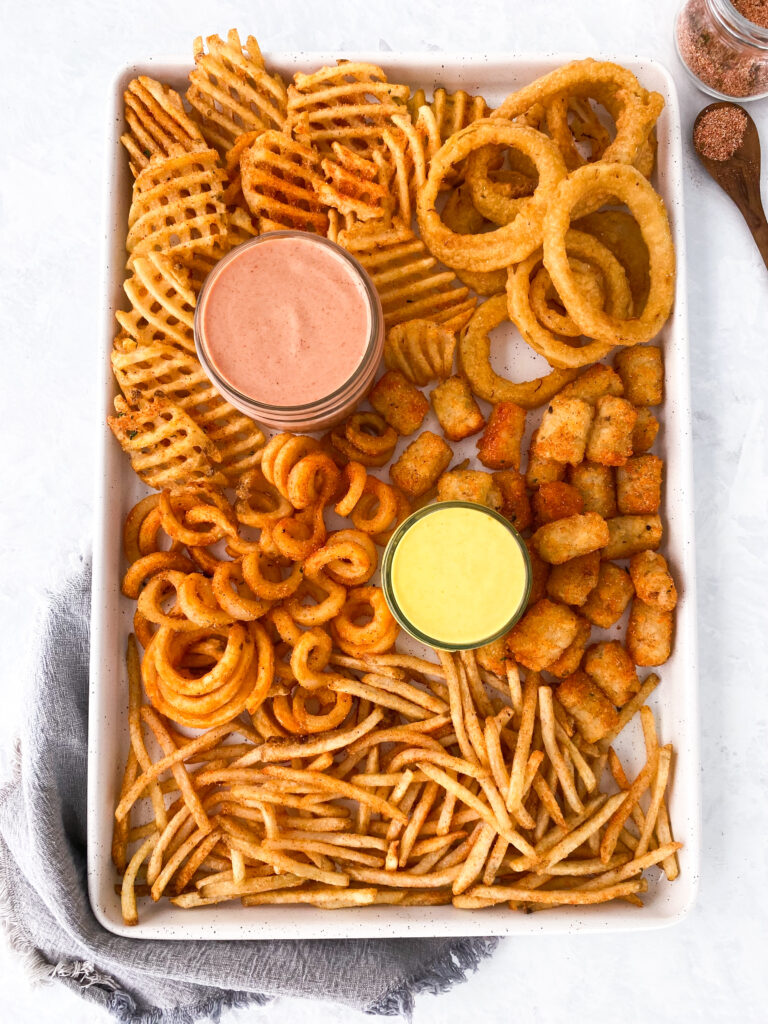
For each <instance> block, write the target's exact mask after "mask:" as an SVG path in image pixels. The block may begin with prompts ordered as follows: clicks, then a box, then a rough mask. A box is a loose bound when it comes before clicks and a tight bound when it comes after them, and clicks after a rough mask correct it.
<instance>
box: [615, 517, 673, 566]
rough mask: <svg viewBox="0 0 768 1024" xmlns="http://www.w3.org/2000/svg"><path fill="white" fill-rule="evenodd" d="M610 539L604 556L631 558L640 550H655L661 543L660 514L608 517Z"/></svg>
mask: <svg viewBox="0 0 768 1024" xmlns="http://www.w3.org/2000/svg"><path fill="white" fill-rule="evenodd" d="M607 523H608V533H609V537H610V539H609V541H608V543H607V544H606V545H605V547H604V548H603V558H605V559H611V558H629V557H630V556H631V555H636V554H637V553H638V552H639V551H653V550H655V549H656V548H657V547H658V546H659V544H661V535H662V526H661V519H660V518H659V517H658V516H614V517H613V519H608V520H607Z"/></svg>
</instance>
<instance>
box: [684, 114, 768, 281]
mask: <svg viewBox="0 0 768 1024" xmlns="http://www.w3.org/2000/svg"><path fill="white" fill-rule="evenodd" d="M721 107H733V108H734V109H736V110H740V111H742V112H743V113H744V116H745V117H746V119H747V127H746V128H745V130H744V136H743V138H742V140H741V142H740V144H739V146H738V148H737V149H736V150H735V152H734V153H733V154H732V155H731V156H729V157H728V158H727V159H726V160H712V159H711V158H710V157H708V156H705V155H704V154H703V153H702V152H701V150H700V149H699V147H698V146H697V144H696V128H697V126H698V124H699V122H700V121H701V119H702V118H703V117H704V115H705V114H707V113H708V112H709V111H710V110H718V109H720V108H721ZM693 146H694V149H695V150H696V152H697V153H698V156H699V159H700V160H701V162H702V163H703V164H704V167H705V168H706V170H707V171H708V172H709V174H710V176H711V177H712V178H714V179H715V181H716V182H717V184H718V185H719V186H720V188H721V189H722V190H723V191H724V192H725V193H727V195H729V196H730V197H731V199H732V200H733V201H734V203H736V205H737V206H738V208H739V210H740V211H741V215H742V217H743V218H744V220H745V221H746V222H747V227H748V228H749V230H750V231H751V232H752V237H753V238H754V240H755V242H756V243H757V247H758V249H759V250H760V255H761V256H762V257H763V262H764V263H765V265H766V267H768V221H766V219H765V212H764V211H763V203H762V200H761V198H760V136H759V135H758V134H757V127H756V126H755V122H754V121H753V120H752V118H751V117H750V116H749V114H748V113H747V112H746V110H744V108H743V107H742V106H739V104H738V103H728V102H723V101H720V102H718V103H710V104H709V106H707V107H704V109H703V110H702V111H701V112H700V113H699V116H698V117H697V118H696V120H695V122H694V125H693Z"/></svg>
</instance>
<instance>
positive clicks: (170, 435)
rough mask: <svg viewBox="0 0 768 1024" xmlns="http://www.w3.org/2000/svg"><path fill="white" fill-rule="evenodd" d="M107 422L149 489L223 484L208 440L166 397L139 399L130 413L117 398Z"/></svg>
mask: <svg viewBox="0 0 768 1024" xmlns="http://www.w3.org/2000/svg"><path fill="white" fill-rule="evenodd" d="M107 423H108V424H109V427H110V430H111V431H112V433H113V434H114V435H115V437H116V439H117V441H118V442H119V444H120V447H121V448H122V449H123V451H124V452H126V454H127V455H128V456H129V457H130V460H131V466H132V467H133V470H134V472H135V473H137V475H138V476H140V477H141V479H142V480H143V481H144V483H145V484H148V485H149V486H150V487H156V488H160V487H168V486H172V485H173V484H175V483H179V482H182V481H183V482H186V481H195V480H210V481H212V482H218V483H221V482H223V478H222V476H221V474H219V473H218V472H217V469H216V464H217V463H218V462H220V461H221V456H220V455H219V453H218V451H217V450H216V446H215V445H214V443H213V441H211V440H210V439H209V438H208V437H206V435H205V433H204V432H203V431H202V430H201V429H200V427H198V426H196V425H195V423H194V422H193V420H192V419H191V418H190V417H189V416H188V415H187V413H185V412H184V410H183V409H180V408H179V406H178V405H175V404H174V403H173V402H171V401H169V400H168V399H167V398H163V397H162V396H157V397H156V398H153V399H152V400H151V401H150V402H145V401H144V400H140V401H139V402H138V403H137V408H136V409H132V408H131V407H130V406H129V405H128V403H127V402H126V401H125V399H124V398H122V397H121V396H120V395H118V397H117V398H115V414H114V415H113V416H109V417H108V418H107Z"/></svg>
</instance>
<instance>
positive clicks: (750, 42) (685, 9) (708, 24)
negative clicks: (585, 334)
mask: <svg viewBox="0 0 768 1024" xmlns="http://www.w3.org/2000/svg"><path fill="white" fill-rule="evenodd" d="M675 45H676V48H677V53H678V56H679V58H680V60H681V62H682V64H683V67H684V68H685V69H686V71H687V72H688V73H689V74H690V75H691V77H692V79H693V80H694V82H695V84H696V85H697V86H698V87H699V88H700V89H702V90H703V91H704V92H706V93H709V95H710V96H714V97H716V98H717V99H723V100H727V99H739V100H756V99H761V98H762V97H764V96H768V28H764V27H762V26H760V25H756V24H755V23H754V22H753V21H750V20H749V19H748V18H746V17H745V16H744V15H743V14H741V13H740V12H739V10H737V8H736V7H735V6H734V4H732V3H730V2H729V0H686V2H685V3H684V4H683V5H682V7H681V8H680V11H679V13H678V15H677V19H676V21H675Z"/></svg>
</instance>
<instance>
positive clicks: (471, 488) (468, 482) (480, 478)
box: [437, 469, 503, 512]
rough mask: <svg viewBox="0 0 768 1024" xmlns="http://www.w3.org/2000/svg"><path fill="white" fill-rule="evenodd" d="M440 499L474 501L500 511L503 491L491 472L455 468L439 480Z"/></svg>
mask: <svg viewBox="0 0 768 1024" xmlns="http://www.w3.org/2000/svg"><path fill="white" fill-rule="evenodd" d="M437 500H438V501H474V502H475V503H476V504H478V505H485V506H486V507H487V508H492V509H494V511H496V512H498V511H500V509H501V505H502V500H503V499H502V496H501V491H500V490H499V488H498V487H497V485H496V484H495V483H494V480H493V477H492V476H491V474H490V473H483V472H482V470H479V469H453V470H451V471H450V472H449V473H443V475H442V476H441V477H440V479H439V480H438V481H437Z"/></svg>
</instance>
